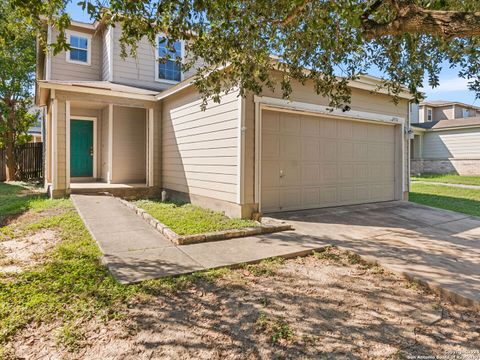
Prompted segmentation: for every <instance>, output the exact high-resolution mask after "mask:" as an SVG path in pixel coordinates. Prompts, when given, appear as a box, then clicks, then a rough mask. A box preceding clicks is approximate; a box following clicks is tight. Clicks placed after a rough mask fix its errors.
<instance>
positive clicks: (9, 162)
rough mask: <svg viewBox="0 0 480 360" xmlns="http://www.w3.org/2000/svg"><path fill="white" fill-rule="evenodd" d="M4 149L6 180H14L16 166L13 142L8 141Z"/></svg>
mask: <svg viewBox="0 0 480 360" xmlns="http://www.w3.org/2000/svg"><path fill="white" fill-rule="evenodd" d="M5 150H6V151H5V162H6V166H7V173H6V180H7V181H14V180H16V173H17V166H16V161H15V149H14V144H13V142H8V143H7V146H6V149H5Z"/></svg>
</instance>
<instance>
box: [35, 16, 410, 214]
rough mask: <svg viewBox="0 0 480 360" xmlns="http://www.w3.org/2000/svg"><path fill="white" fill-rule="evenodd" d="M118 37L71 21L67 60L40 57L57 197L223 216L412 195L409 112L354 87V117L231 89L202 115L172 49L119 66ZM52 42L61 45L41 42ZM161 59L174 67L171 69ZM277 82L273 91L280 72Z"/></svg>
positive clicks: (298, 88) (305, 95)
mask: <svg viewBox="0 0 480 360" xmlns="http://www.w3.org/2000/svg"><path fill="white" fill-rule="evenodd" d="M120 31H121V29H120V27H115V28H110V27H108V28H102V27H101V26H100V25H98V24H84V23H78V22H73V23H72V26H71V28H70V29H69V31H68V32H67V41H68V42H69V43H70V50H69V51H67V52H62V53H59V54H58V55H55V56H53V55H44V53H43V52H42V51H39V53H38V72H37V76H38V81H37V94H36V99H37V100H36V101H37V104H38V105H39V106H42V107H44V109H45V112H46V116H45V118H46V124H45V130H46V139H45V143H46V171H45V173H46V179H45V181H46V187H47V188H48V191H49V193H50V194H51V196H52V197H60V196H65V195H68V194H71V193H79V192H100V191H109V192H111V193H115V194H118V195H120V196H149V195H152V194H158V193H159V191H161V190H165V191H166V194H167V196H168V197H169V198H171V199H174V198H176V199H184V200H188V201H191V202H192V203H195V204H199V205H201V206H205V207H208V208H212V209H216V210H221V211H224V212H225V213H226V214H228V215H230V216H239V217H250V216H251V215H252V213H254V212H276V211H286V210H298V209H309V208H319V207H327V206H338V205H350V204H362V203H370V202H379V201H391V200H399V199H404V198H406V196H407V195H408V158H409V155H408V151H409V147H408V135H407V130H408V128H409V120H408V102H409V99H410V94H408V93H407V92H404V93H401V94H400V99H399V103H398V104H397V105H396V104H394V102H393V101H392V97H391V96H390V95H389V94H387V93H386V92H384V91H380V90H378V84H379V79H376V78H373V77H370V76H363V77H361V78H360V79H358V80H357V81H352V82H351V83H350V86H351V89H352V103H351V110H350V111H345V112H344V111H341V110H333V111H332V110H331V109H329V108H328V100H327V99H325V98H322V97H321V96H319V95H317V94H316V93H315V91H314V88H313V84H311V83H307V84H305V85H302V84H300V83H294V84H293V88H294V90H293V93H292V95H291V98H290V99H289V100H285V99H282V91H280V89H278V90H277V91H271V90H264V91H263V92H262V93H261V94H259V95H253V94H248V95H247V96H246V97H240V96H239V91H238V89H237V90H235V91H231V92H229V93H228V94H224V95H223V96H222V98H221V103H220V104H217V103H213V102H212V103H209V104H208V106H207V109H206V110H205V111H202V110H201V107H200V105H201V96H200V94H199V93H198V91H197V90H196V89H195V87H194V86H193V85H192V82H191V76H192V74H193V73H194V71H195V69H192V71H191V72H189V73H185V72H183V71H182V68H181V64H178V63H176V62H175V61H174V58H175V57H177V56H178V57H182V58H183V57H185V54H184V51H185V47H184V44H183V43H182V42H178V43H176V44H174V46H175V53H172V51H171V50H167V49H166V48H165V47H164V46H163V45H162V44H163V42H162V41H161V37H159V38H158V39H157V40H158V41H157V44H156V46H151V45H150V43H148V42H147V41H142V42H141V43H140V44H139V49H138V57H137V58H135V59H133V58H127V59H122V58H121V57H120V49H119V45H118V39H119V36H120ZM48 36H49V38H50V40H51V41H53V40H55V36H56V32H55V30H53V29H48ZM159 54H162V55H163V54H167V55H171V58H172V60H171V61H167V62H166V63H160V62H158V61H157V58H158V56H159ZM272 76H274V77H277V78H278V79H280V76H281V74H280V73H273V74H272Z"/></svg>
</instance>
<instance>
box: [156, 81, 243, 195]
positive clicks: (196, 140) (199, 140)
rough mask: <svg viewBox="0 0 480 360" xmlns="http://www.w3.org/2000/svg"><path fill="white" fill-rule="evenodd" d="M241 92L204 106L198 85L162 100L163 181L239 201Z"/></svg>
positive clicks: (181, 188)
mask: <svg viewBox="0 0 480 360" xmlns="http://www.w3.org/2000/svg"><path fill="white" fill-rule="evenodd" d="M237 95H238V93H237V92H234V93H230V94H227V95H224V96H222V99H221V103H220V104H215V103H210V104H208V106H207V109H206V111H202V110H201V109H200V105H201V100H200V96H199V94H198V93H197V92H196V91H195V89H192V88H190V89H186V90H184V91H182V92H181V93H179V94H177V95H172V96H171V97H169V98H167V99H165V100H163V103H162V150H163V151H162V170H163V171H162V186H163V187H164V188H167V189H171V190H176V191H180V192H184V193H189V194H193V195H199V196H205V197H210V198H214V199H218V200H223V201H228V202H236V201H237V192H238V126H239V122H238V117H239V107H238V104H239V99H238V97H237Z"/></svg>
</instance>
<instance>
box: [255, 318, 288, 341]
mask: <svg viewBox="0 0 480 360" xmlns="http://www.w3.org/2000/svg"><path fill="white" fill-rule="evenodd" d="M255 328H256V330H257V331H258V332H262V333H265V334H266V335H268V336H270V339H271V340H272V343H274V344H276V343H278V342H279V341H280V340H281V339H283V340H286V341H290V340H292V339H293V337H294V332H293V329H292V328H291V327H290V325H289V324H288V323H287V322H286V321H285V319H284V318H282V317H274V316H268V315H267V314H265V313H260V315H259V316H258V318H257V321H256V323H255Z"/></svg>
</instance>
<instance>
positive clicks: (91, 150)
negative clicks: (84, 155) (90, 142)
mask: <svg viewBox="0 0 480 360" xmlns="http://www.w3.org/2000/svg"><path fill="white" fill-rule="evenodd" d="M90 156H91V157H93V146H90Z"/></svg>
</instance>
